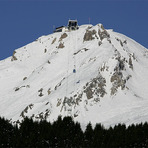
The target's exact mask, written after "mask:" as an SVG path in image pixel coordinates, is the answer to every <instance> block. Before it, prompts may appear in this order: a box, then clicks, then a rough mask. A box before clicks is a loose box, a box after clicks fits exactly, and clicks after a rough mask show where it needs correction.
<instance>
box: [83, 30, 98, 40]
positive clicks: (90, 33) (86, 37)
mask: <svg viewBox="0 0 148 148" xmlns="http://www.w3.org/2000/svg"><path fill="white" fill-rule="evenodd" d="M95 34H96V30H92V31H90V30H86V33H85V35H84V38H83V41H91V40H93V39H95V38H94V37H93V35H95Z"/></svg>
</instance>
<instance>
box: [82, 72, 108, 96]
mask: <svg viewBox="0 0 148 148" xmlns="http://www.w3.org/2000/svg"><path fill="white" fill-rule="evenodd" d="M105 86H106V80H105V78H103V77H102V75H101V74H100V75H99V76H98V77H97V78H94V79H93V80H92V81H91V82H90V83H87V84H86V88H85V90H84V92H85V93H86V96H87V99H91V98H93V96H94V95H96V96H97V97H103V96H104V95H105V94H106V91H105Z"/></svg>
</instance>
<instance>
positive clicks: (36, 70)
mask: <svg viewBox="0 0 148 148" xmlns="http://www.w3.org/2000/svg"><path fill="white" fill-rule="evenodd" d="M74 69H75V70H76V72H75V73H74V72H73V71H74ZM147 86H148V51H147V49H145V48H144V47H143V46H141V45H140V44H138V43H137V42H135V41H134V40H132V39H130V38H128V37H127V36H124V35H122V34H120V33H116V32H114V31H113V30H106V29H104V27H103V25H102V24H97V25H96V26H92V25H82V26H80V28H79V29H78V30H76V31H67V32H59V33H53V34H50V35H48V36H42V37H40V38H38V39H37V40H36V41H34V42H32V43H30V44H28V45H26V46H24V47H22V48H19V49H17V50H15V51H14V53H13V55H12V57H9V58H7V59H5V60H3V61H0V116H4V117H6V118H8V119H10V121H12V122H14V123H15V122H17V123H19V122H20V121H21V120H23V118H24V117H25V116H29V117H32V118H34V119H36V120H40V119H47V120H50V121H51V122H52V121H54V120H56V119H57V117H58V116H59V115H62V116H67V115H68V116H69V115H70V116H72V117H73V118H74V120H75V121H79V122H80V123H81V124H82V125H86V124H87V123H88V122H89V121H91V123H92V124H95V123H102V124H104V125H105V126H106V127H108V126H110V125H115V124H117V123H126V124H127V125H129V124H131V123H140V122H145V121H148V105H147V104H148V93H147V92H148V87H147Z"/></svg>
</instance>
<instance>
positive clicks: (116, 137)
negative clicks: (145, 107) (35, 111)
mask: <svg viewBox="0 0 148 148" xmlns="http://www.w3.org/2000/svg"><path fill="white" fill-rule="evenodd" d="M0 147H64V148H71V147H74V148H78V147H85V148H87V147H88V148H91V147H92V148H93V147H96V148H148V123H144V124H142V123H141V124H137V125H134V124H133V125H131V126H129V127H127V128H126V126H125V125H124V124H122V125H121V124H118V125H116V126H115V127H114V128H112V127H110V128H109V129H105V128H104V127H103V126H102V125H101V124H96V126H95V128H92V125H91V123H89V124H88V125H87V127H86V130H85V131H82V130H81V127H80V124H79V123H78V122H76V123H75V122H74V121H73V120H72V118H71V117H65V118H63V119H62V118H61V117H58V119H57V121H55V122H53V123H52V124H51V123H50V122H47V121H46V120H44V121H40V122H37V121H33V120H32V119H28V118H25V119H24V121H23V122H22V123H21V124H20V127H19V128H18V127H17V126H16V125H15V126H14V125H12V124H10V123H9V121H8V120H6V119H4V118H0Z"/></svg>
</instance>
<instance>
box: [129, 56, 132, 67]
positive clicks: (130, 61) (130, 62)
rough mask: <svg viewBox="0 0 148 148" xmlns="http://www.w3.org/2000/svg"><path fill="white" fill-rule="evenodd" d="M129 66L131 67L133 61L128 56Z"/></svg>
mask: <svg viewBox="0 0 148 148" xmlns="http://www.w3.org/2000/svg"><path fill="white" fill-rule="evenodd" d="M129 68H131V69H133V63H132V59H131V57H130V58H129Z"/></svg>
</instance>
